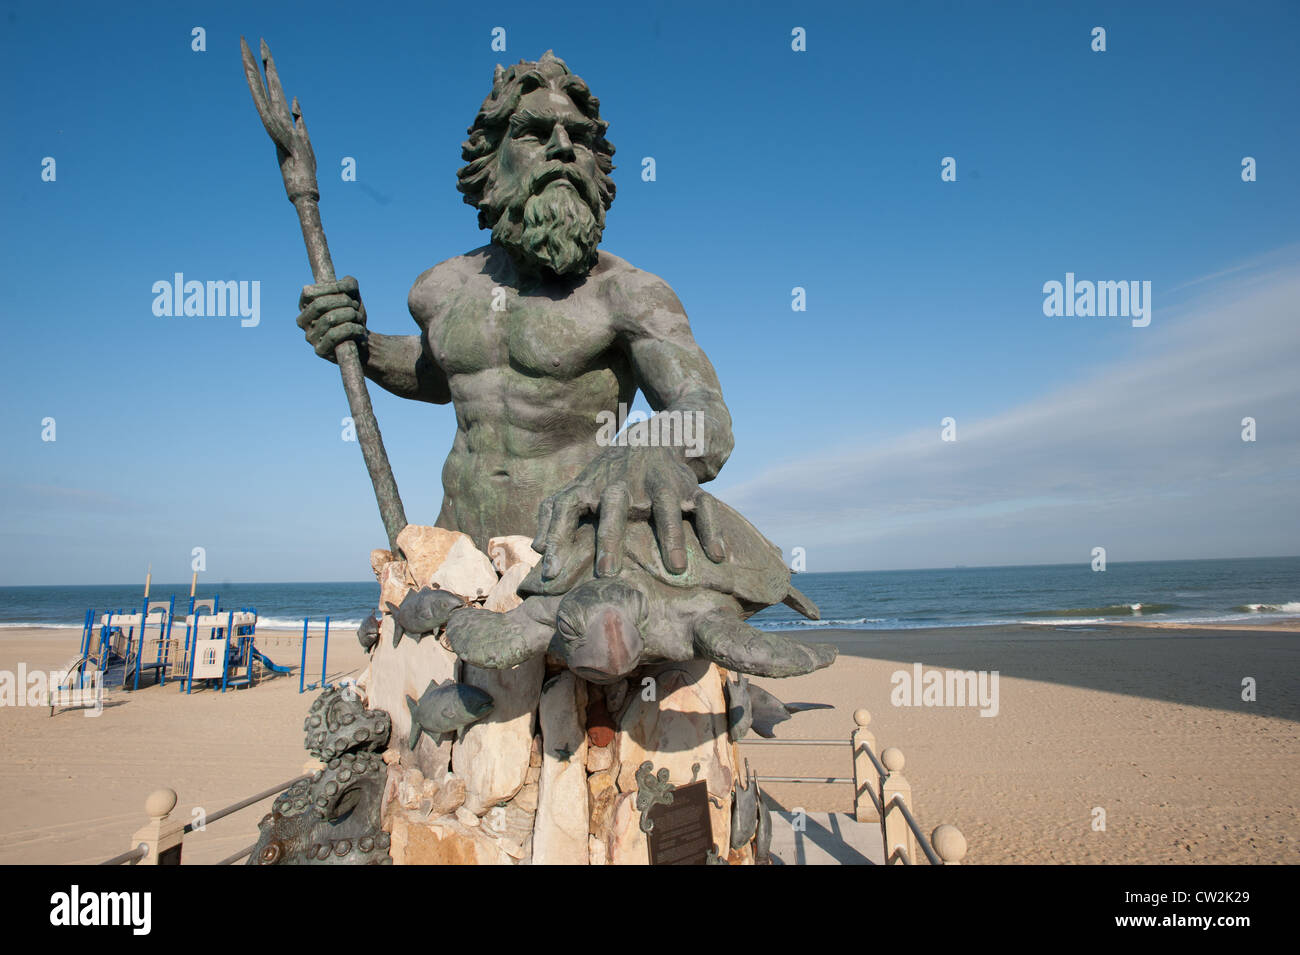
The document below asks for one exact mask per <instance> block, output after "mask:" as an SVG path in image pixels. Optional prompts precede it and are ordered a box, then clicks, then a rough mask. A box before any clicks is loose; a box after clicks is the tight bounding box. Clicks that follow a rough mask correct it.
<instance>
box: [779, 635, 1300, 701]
mask: <svg viewBox="0 0 1300 955" xmlns="http://www.w3.org/2000/svg"><path fill="white" fill-rule="evenodd" d="M801 635H802V634H801ZM818 638H819V639H822V640H826V641H828V642H831V643H834V644H835V645H836V646H837V647H839V649H840V652H841V653H842V654H847V655H850V656H857V657H865V658H870V659H874V660H887V661H899V663H900V667H902V668H911V667H912V665H913V663H914V662H919V663H921V664H922V665H923V667H925V668H927V669H928V668H932V667H933V668H947V669H952V670H976V671H979V670H988V671H992V670H997V671H998V673H999V675H1000V677H1002V678H1017V679H1023V680H1034V681H1036V682H1040V683H1055V684H1059V685H1062V686H1074V687H1079V688H1082V689H1087V690H1101V691H1103V692H1106V693H1118V694H1123V695H1126V696H1135V697H1142V698H1145V699H1150V700H1159V701H1161V702H1165V703H1177V704H1179V705H1182V706H1200V707H1207V708H1209V709H1215V710H1226V711H1229V712H1234V713H1247V714H1250V715H1253V716H1270V717H1275V718H1277V719H1285V720H1292V721H1296V722H1300V693H1297V692H1296V687H1297V686H1300V636H1297V635H1295V634H1290V633H1271V632H1267V631H1241V630H1238V631H1233V630H1227V629H1224V630H1181V631H1177V632H1169V631H1160V630H1148V629H1141V628H1137V627H1106V626H1096V627H1053V628H1050V629H1049V628H1044V627H1033V626H1007V627H971V628H968V629H946V630H938V631H936V630H912V631H906V632H903V633H898V632H891V633H889V634H879V635H877V634H873V633H871V632H869V631H847V630H839V631H825V632H820V633H818ZM1247 677H1250V678H1253V679H1254V681H1255V684H1256V694H1255V695H1256V699H1255V700H1254V701H1252V702H1246V701H1244V700H1243V699H1242V681H1243V680H1244V679H1246V678H1247ZM864 689H865V692H866V697H865V698H864V700H863V705H865V706H868V707H872V706H873V704H874V706H876V707H883V706H887V705H888V701H889V694H890V690H891V686H890V684H889V683H887V682H882V684H881V685H879V686H871V687H868V688H864ZM1008 689H1009V688H1008V687H1006V686H1005V685H1002V686H1001V690H1000V696H1001V701H1000V710H1001V711H1002V712H1006V711H1007V709H1008V707H1014V706H1015V698H1014V695H1013V694H1014V691H1012V692H1011V693H1008Z"/></svg>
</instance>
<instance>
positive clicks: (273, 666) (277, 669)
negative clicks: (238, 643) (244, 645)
mask: <svg viewBox="0 0 1300 955" xmlns="http://www.w3.org/2000/svg"><path fill="white" fill-rule="evenodd" d="M253 656H255V657H257V659H258V660H260V661H261V663H262V666H264V667H266V668H267V669H268V670H270V671H271V672H272V673H291V672H293V671H292V669H291V668H289V667H283V666H280V664H278V663H272V662H271V661H270V659H268V658H267V657H266V655H265V654H263V653H262V651H261V650H259V649H257V647H254V648H253Z"/></svg>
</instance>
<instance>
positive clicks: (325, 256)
mask: <svg viewBox="0 0 1300 955" xmlns="http://www.w3.org/2000/svg"><path fill="white" fill-rule="evenodd" d="M239 47H240V50H241V52H242V53H243V57H244V74H245V75H246V76H247V77H248V88H249V90H250V91H251V92H252V94H253V103H254V105H255V106H257V115H258V116H260V117H262V125H263V126H265V127H266V131H267V133H268V134H269V135H270V137H271V140H272V142H274V143H275V153H276V156H277V157H278V158H279V160H280V175H282V176H283V177H284V191H285V192H286V193H288V196H289V201H290V202H292V203H293V207H294V208H295V209H297V210H298V223H299V225H301V226H302V239H303V242H305V243H306V245H307V258H308V259H309V260H310V261H311V274H312V276H313V278H314V280H315V281H316V283H317V284H320V283H321V282H333V281H334V263H333V261H332V260H331V259H330V249H329V245H327V244H326V242H325V227H324V226H322V225H321V221H320V206H319V205H318V203H319V202H320V190H319V189H318V188H317V186H316V154H315V153H314V152H312V148H311V139H309V138H308V136H307V126H306V124H305V123H304V122H303V121H302V109H301V108H299V106H298V97H296V96H295V97H294V99H293V110H292V112H290V109H289V107H288V105H287V104H286V103H285V99H284V87H282V86H281V85H280V77H279V75H278V74H277V73H276V72H275V60H273V59H271V50H270V48H269V47H267V45H266V41H265V40H263V41H262V50H261V52H262V66H263V67H264V68H265V69H266V80H265V85H263V80H262V74H261V72H259V70H258V69H257V63H256V62H255V61H254V60H253V53H252V51H251V50H249V49H248V44H247V43H246V42H244V38H243V37H242V36H241V37H240V38H239ZM334 358H335V360H336V361H337V362H338V365H339V374H340V375H342V377H343V390H344V391H346V392H347V395H348V407H349V408H350V409H351V411H352V423H353V426H354V427H355V428H356V432H357V443H358V444H360V445H361V454H362V455H363V456H364V457H365V459H366V470H368V471H369V472H370V483H371V484H372V485H374V488H375V500H376V501H378V503H379V516H380V517H381V518H383V521H384V530H385V531H387V532H388V546H389V547H390V548H391V550H392V552H393V555H394V556H400V553H401V552H400V551H399V550H398V547H397V535H398V533H400V532H401V530H402V528H403V527H405V526H406V512H405V511H404V510H403V509H402V499H401V497H400V496H398V493H397V482H396V481H395V480H393V469H392V467H391V466H390V465H389V463H388V453H387V452H386V451H385V450H384V439H383V437H382V436H381V435H380V433H379V422H377V421H376V420H375V411H374V408H373V407H371V405H370V392H369V391H368V390H367V389H366V378H365V375H364V374H363V373H362V371H361V359H360V357H359V356H358V355H357V343H356V342H354V341H345V342H340V343H339V345H338V347H337V348H335V349H334Z"/></svg>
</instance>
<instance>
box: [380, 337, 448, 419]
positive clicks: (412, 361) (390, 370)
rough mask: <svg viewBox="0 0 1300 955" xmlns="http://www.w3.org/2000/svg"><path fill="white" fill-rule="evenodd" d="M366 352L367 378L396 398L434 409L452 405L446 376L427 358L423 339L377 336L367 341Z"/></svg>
mask: <svg viewBox="0 0 1300 955" xmlns="http://www.w3.org/2000/svg"><path fill="white" fill-rule="evenodd" d="M366 342H367V344H368V346H369V347H368V348H367V349H366V353H365V365H364V366H363V369H364V371H365V373H366V377H367V378H369V379H370V380H371V381H373V382H374V383H375V384H377V385H379V387H381V388H383V389H384V390H385V391H391V392H392V393H393V394H395V395H397V397H399V398H412V399H414V400H415V401H427V402H429V403H431V404H435V405H445V404H447V403H448V402H449V401H451V390H450V389H449V388H448V387H447V376H446V375H445V374H443V371H442V369H441V368H439V367H438V365H437V363H436V362H434V360H433V359H432V358H431V357H430V355H429V349H428V347H427V345H426V344H425V338H424V336H423V335H380V334H379V333H377V332H371V333H370V334H369V335H368V336H367V337H366Z"/></svg>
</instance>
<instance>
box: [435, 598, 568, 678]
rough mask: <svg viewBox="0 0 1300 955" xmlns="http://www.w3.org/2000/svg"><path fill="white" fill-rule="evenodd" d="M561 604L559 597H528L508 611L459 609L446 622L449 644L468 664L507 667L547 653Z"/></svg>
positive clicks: (496, 668)
mask: <svg viewBox="0 0 1300 955" xmlns="http://www.w3.org/2000/svg"><path fill="white" fill-rule="evenodd" d="M559 603H560V600H559V598H558V597H529V598H528V599H527V600H525V601H524V602H523V603H521V604H520V605H519V606H518V607H516V608H515V609H514V610H509V611H507V612H505V613H496V612H495V611H492V610H481V609H479V608H477V607H471V608H468V609H465V610H458V611H456V613H454V614H452V615H451V619H450V620H448V621H447V643H448V644H449V645H450V646H451V649H452V652H454V653H455V654H456V656H458V657H460V658H461V659H462V660H464V661H465V662H466V663H470V664H473V665H474V666H476V667H483V668H485V669H489V670H508V669H510V668H511V667H515V666H518V665H519V664H521V663H523V662H524V661H525V660H530V659H532V658H533V657H535V656H537V655H538V654H540V653H545V652H546V648H547V647H548V646H550V643H551V638H552V637H553V636H555V608H556V607H557V606H559Z"/></svg>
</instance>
